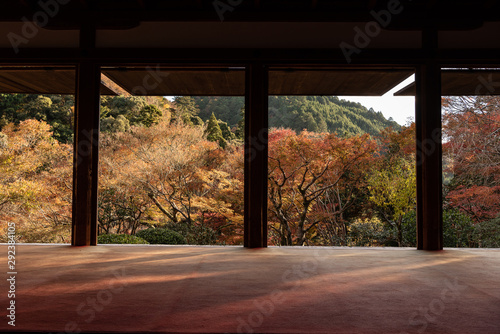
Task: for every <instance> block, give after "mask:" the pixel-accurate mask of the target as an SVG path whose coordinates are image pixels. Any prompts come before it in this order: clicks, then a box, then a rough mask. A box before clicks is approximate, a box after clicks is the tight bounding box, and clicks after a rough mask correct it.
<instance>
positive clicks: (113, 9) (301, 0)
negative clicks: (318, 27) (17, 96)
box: [0, 0, 500, 29]
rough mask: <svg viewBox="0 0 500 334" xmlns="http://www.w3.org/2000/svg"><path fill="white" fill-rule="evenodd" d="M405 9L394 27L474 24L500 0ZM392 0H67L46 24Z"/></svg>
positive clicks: (318, 13) (262, 15) (426, 0)
mask: <svg viewBox="0 0 500 334" xmlns="http://www.w3.org/2000/svg"><path fill="white" fill-rule="evenodd" d="M54 2H56V1H54ZM400 2H401V6H402V7H403V10H402V12H401V13H399V14H398V15H394V16H393V17H392V19H391V22H390V26H389V27H388V28H392V29H423V28H425V27H434V28H440V29H470V28H475V27H478V26H480V25H481V24H482V23H483V22H487V21H488V22H489V21H500V0H400ZM43 3H46V1H39V0H10V1H3V2H2V9H1V11H0V21H21V19H22V18H23V17H27V18H31V17H33V15H34V14H35V13H37V12H39V11H44V8H43V7H42V4H43ZM387 3H388V0H290V1H289V0H286V1H285V0H240V1H238V0H231V1H228V0H220V1H214V0H69V1H68V3H65V4H64V5H60V6H59V8H58V9H57V12H56V15H54V16H53V17H51V19H50V22H49V23H48V25H47V28H54V29H57V28H60V29H71V28H75V29H76V28H78V27H79V26H80V25H82V23H88V22H93V23H95V24H96V26H97V27H99V28H110V29H120V28H122V29H126V28H130V27H133V26H136V25H138V24H139V23H140V22H145V21H186V22H187V21H220V19H221V18H220V16H219V15H218V13H217V11H218V10H217V9H216V7H217V6H219V12H221V11H223V12H224V20H225V21H273V22H283V21H288V22H368V21H373V20H374V18H373V16H372V15H371V13H370V11H372V10H375V11H379V10H383V9H387Z"/></svg>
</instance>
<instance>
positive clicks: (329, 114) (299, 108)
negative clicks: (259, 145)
mask: <svg viewBox="0 0 500 334" xmlns="http://www.w3.org/2000/svg"><path fill="white" fill-rule="evenodd" d="M194 99H195V102H196V105H197V106H198V108H199V109H200V112H199V116H200V117H201V118H202V119H203V120H204V121H206V120H208V119H209V118H210V115H211V114H212V113H214V115H215V117H217V118H218V119H220V120H222V121H224V122H227V123H228V125H229V126H230V127H234V126H236V125H237V123H238V121H239V120H240V119H241V117H242V113H241V109H242V108H243V105H244V98H243V97H195V98H194ZM389 126H392V127H394V128H396V129H399V128H400V125H399V124H398V123H396V122H394V121H391V120H387V119H386V118H385V117H384V116H383V115H382V113H381V112H380V111H379V112H376V111H374V110H373V109H366V107H364V106H362V105H361V104H359V103H356V102H350V101H346V100H339V99H338V97H336V96H271V97H269V127H285V128H291V129H293V130H295V131H302V130H303V129H307V130H308V131H314V132H336V133H338V134H342V135H343V134H347V135H354V134H362V133H369V134H371V135H376V134H378V133H379V131H380V130H382V129H383V128H386V127H389Z"/></svg>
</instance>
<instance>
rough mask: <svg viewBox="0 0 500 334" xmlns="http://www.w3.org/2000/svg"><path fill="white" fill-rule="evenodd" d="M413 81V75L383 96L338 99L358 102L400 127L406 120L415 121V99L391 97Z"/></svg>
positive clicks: (410, 97) (342, 97)
mask: <svg viewBox="0 0 500 334" xmlns="http://www.w3.org/2000/svg"><path fill="white" fill-rule="evenodd" d="M413 81H415V78H414V75H412V76H411V77H409V78H408V79H406V80H405V81H403V82H402V83H400V84H399V85H397V86H396V87H394V88H393V89H391V90H390V91H389V92H387V93H386V94H385V95H383V96H339V99H344V100H348V101H354V102H359V103H361V104H362V105H363V106H365V107H366V108H367V109H370V108H373V110H375V111H381V112H382V114H383V115H384V117H385V118H387V119H388V118H389V117H392V119H393V120H394V121H396V122H398V123H399V124H400V125H405V124H406V123H407V121H408V118H411V119H412V121H413V120H414V119H415V97H414V96H393V94H394V92H397V91H398V90H400V89H401V88H403V87H405V86H406V85H408V84H410V83H411V82H413Z"/></svg>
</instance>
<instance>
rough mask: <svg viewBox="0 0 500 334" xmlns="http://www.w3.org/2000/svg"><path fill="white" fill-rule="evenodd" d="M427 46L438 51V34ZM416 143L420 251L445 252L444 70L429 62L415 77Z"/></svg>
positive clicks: (428, 35) (432, 35)
mask: <svg viewBox="0 0 500 334" xmlns="http://www.w3.org/2000/svg"><path fill="white" fill-rule="evenodd" d="M424 41H425V44H426V45H431V46H432V45H434V46H435V48H437V34H436V32H425V33H424ZM415 84H416V99H415V113H416V115H415V116H416V117H415V122H416V136H417V138H416V140H417V157H416V159H417V248H418V249H422V250H441V249H443V212H442V210H443V207H442V206H443V200H442V193H443V186H442V149H441V67H440V65H439V64H438V63H437V62H435V61H433V60H430V61H428V62H426V63H425V64H422V65H420V66H419V67H418V68H417V71H416V74H415Z"/></svg>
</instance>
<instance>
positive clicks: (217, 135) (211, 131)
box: [205, 113, 224, 141]
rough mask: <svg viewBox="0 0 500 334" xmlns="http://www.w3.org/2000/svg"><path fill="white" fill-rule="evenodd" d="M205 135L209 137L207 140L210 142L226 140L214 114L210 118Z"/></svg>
mask: <svg viewBox="0 0 500 334" xmlns="http://www.w3.org/2000/svg"><path fill="white" fill-rule="evenodd" d="M205 135H206V136H207V140H210V141H219V140H220V139H224V138H223V137H222V130H221V129H220V126H219V122H217V118H215V115H214V113H212V116H210V119H209V120H208V123H207V128H206V130H205Z"/></svg>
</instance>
